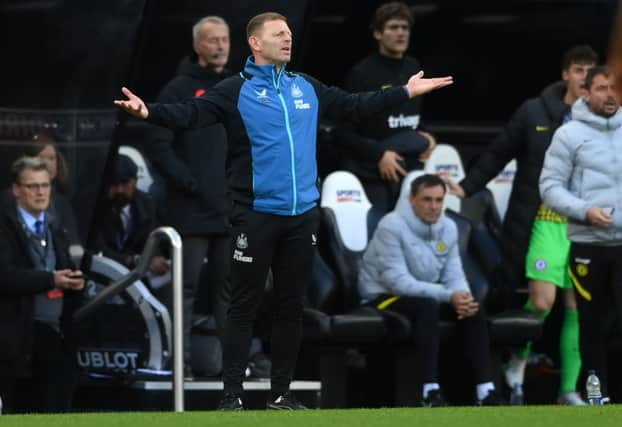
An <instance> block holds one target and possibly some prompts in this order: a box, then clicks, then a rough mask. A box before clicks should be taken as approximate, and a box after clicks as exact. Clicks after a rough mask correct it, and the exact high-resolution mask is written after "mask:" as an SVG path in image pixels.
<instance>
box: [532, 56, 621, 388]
mask: <svg viewBox="0 0 622 427" xmlns="http://www.w3.org/2000/svg"><path fill="white" fill-rule="evenodd" d="M585 86H586V92H585V95H584V97H583V98H580V99H579V100H577V101H576V102H575V104H574V105H573V107H572V117H573V120H572V121H570V122H568V123H566V124H565V125H563V126H561V127H560V128H559V129H558V130H557V132H556V133H555V135H554V136H553V141H552V143H551V145H550V147H549V149H548V150H547V152H546V156H545V159H544V166H543V168H542V173H541V175H540V194H541V196H542V200H543V201H544V202H545V203H546V204H547V205H548V206H550V207H551V208H552V209H553V210H554V211H556V212H558V213H560V214H562V215H566V216H567V217H568V239H569V240H570V241H571V249H570V260H569V261H570V262H569V269H570V277H571V279H572V282H573V284H574V287H575V291H576V294H577V307H578V310H579V325H580V333H579V336H580V349H581V358H582V361H583V363H582V365H583V367H584V368H585V369H587V370H590V369H594V370H595V371H596V374H597V375H598V377H599V378H600V380H601V387H602V392H603V396H607V363H606V355H607V352H606V341H607V337H608V335H609V333H610V330H609V327H608V326H609V323H608V320H609V314H610V308H611V301H613V302H614V305H615V307H616V310H617V314H618V319H622V317H621V315H622V263H621V262H620V260H621V259H622V165H621V162H622V110H621V109H620V104H619V100H618V99H617V96H616V94H615V90H614V86H613V79H612V78H610V76H609V73H608V71H607V69H606V68H605V67H596V68H594V69H593V70H591V71H590V72H589V73H588V75H587V77H586V82H585Z"/></svg>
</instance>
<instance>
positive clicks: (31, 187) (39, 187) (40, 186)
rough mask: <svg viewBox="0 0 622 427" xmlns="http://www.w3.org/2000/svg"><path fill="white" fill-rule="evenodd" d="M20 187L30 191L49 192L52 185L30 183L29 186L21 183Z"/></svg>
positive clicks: (47, 183)
mask: <svg viewBox="0 0 622 427" xmlns="http://www.w3.org/2000/svg"><path fill="white" fill-rule="evenodd" d="M19 186H20V187H25V188H27V189H28V191H39V190H44V191H47V190H49V189H50V187H51V184H50V183H49V182H29V183H27V184H22V183H20V184H19Z"/></svg>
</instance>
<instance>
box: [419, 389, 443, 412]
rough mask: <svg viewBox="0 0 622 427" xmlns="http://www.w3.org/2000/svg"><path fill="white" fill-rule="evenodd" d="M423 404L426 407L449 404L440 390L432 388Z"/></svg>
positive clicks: (438, 406)
mask: <svg viewBox="0 0 622 427" xmlns="http://www.w3.org/2000/svg"><path fill="white" fill-rule="evenodd" d="M421 406H423V407H425V408H440V407H442V406H449V404H448V403H447V401H446V400H445V398H444V397H443V394H442V393H441V391H440V390H438V389H437V390H430V391H429V393H428V397H426V398H425V399H423V401H422V402H421Z"/></svg>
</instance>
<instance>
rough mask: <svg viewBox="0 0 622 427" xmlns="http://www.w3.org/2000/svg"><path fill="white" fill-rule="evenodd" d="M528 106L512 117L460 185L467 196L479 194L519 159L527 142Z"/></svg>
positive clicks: (523, 106) (525, 104)
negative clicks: (508, 164)
mask: <svg viewBox="0 0 622 427" xmlns="http://www.w3.org/2000/svg"><path fill="white" fill-rule="evenodd" d="M527 113H528V104H527V103H524V104H523V105H522V106H521V107H520V108H519V109H518V110H517V111H516V112H515V113H514V115H513V116H512V118H511V119H510V121H509V123H508V124H507V125H506V126H505V128H504V129H503V131H502V132H501V133H500V134H499V135H497V137H496V138H495V139H494V140H493V142H492V143H491V144H490V145H489V146H488V147H487V148H486V149H485V151H484V152H483V153H482V154H481V155H480V157H479V159H478V160H477V163H475V165H474V166H473V167H472V168H471V169H469V171H468V174H467V176H466V178H464V179H463V180H462V181H461V182H460V185H461V186H462V188H463V189H464V192H465V193H466V195H467V196H470V195H472V194H474V193H477V192H478V191H480V190H481V189H483V188H484V186H485V185H486V184H487V183H488V181H490V180H491V179H493V178H494V177H495V176H497V175H498V174H499V172H501V171H502V170H503V168H504V167H505V165H506V164H507V163H508V162H509V161H510V160H512V159H513V158H515V157H517V156H518V154H519V153H520V151H521V150H522V149H523V144H524V141H525V138H524V135H525V125H526V122H527Z"/></svg>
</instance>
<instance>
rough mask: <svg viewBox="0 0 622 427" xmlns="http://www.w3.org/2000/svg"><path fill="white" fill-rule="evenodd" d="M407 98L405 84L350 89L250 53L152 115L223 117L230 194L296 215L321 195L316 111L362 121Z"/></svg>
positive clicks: (166, 119)
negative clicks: (194, 94) (210, 83)
mask: <svg viewBox="0 0 622 427" xmlns="http://www.w3.org/2000/svg"><path fill="white" fill-rule="evenodd" d="M407 99H408V95H407V92H406V90H405V89H404V88H402V87H395V88H390V89H387V90H384V91H378V92H363V93H359V94H349V93H347V92H344V91H343V90H341V89H339V88H336V87H328V86H326V85H324V84H323V83H321V82H319V81H318V80H316V79H314V78H312V77H310V76H308V75H305V74H301V73H294V72H290V71H287V70H286V69H285V67H281V70H280V71H278V72H277V68H276V66H274V65H257V64H255V62H254V60H253V57H250V58H248V60H247V61H246V65H245V67H244V71H242V72H241V73H239V75H236V76H232V77H230V78H227V79H225V80H223V81H222V82H221V83H219V84H217V85H216V86H214V87H213V88H212V89H210V90H208V91H207V92H206V93H205V94H204V95H202V96H201V97H199V98H192V99H188V100H187V101H184V102H182V103H178V104H148V105H147V108H148V109H149V117H148V121H149V122H151V123H154V124H157V125H162V126H166V127H169V128H173V129H179V128H195V127H201V126H207V125H210V124H214V123H217V122H221V123H222V124H223V125H224V127H225V129H226V130H227V177H228V182H229V187H230V190H231V196H232V198H233V200H235V201H236V202H238V203H242V204H246V205H251V206H252V207H253V210H255V211H257V212H263V213H270V214H276V215H299V214H302V213H304V212H306V211H308V210H310V209H311V208H313V207H314V206H315V204H316V202H317V199H318V198H319V191H318V188H317V161H316V139H317V129H318V118H319V117H321V116H323V115H326V116H328V117H330V118H333V119H347V120H355V121H356V120H363V119H365V118H367V117H370V116H373V115H374V114H377V113H378V112H380V111H382V110H384V109H386V108H390V107H392V106H395V105H398V104H400V103H402V102H405V101H406V100H407ZM206 143H210V141H206Z"/></svg>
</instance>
